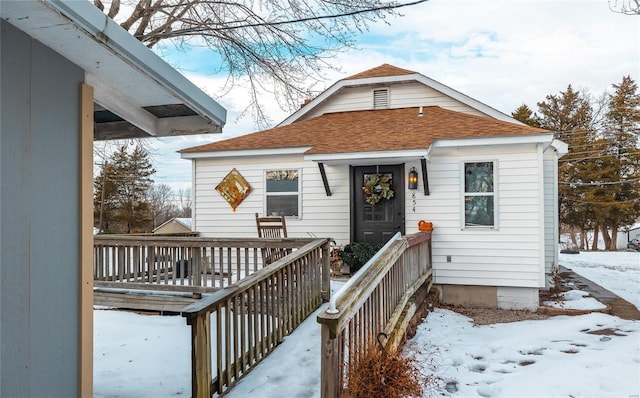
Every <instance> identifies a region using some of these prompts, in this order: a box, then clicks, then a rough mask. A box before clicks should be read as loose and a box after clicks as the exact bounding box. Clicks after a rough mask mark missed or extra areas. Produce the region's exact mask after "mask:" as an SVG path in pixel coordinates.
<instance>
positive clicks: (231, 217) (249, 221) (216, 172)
mask: <svg viewBox="0 0 640 398" xmlns="http://www.w3.org/2000/svg"><path fill="white" fill-rule="evenodd" d="M195 162H196V172H195V177H194V179H195V181H194V184H193V187H194V188H193V189H194V198H196V199H194V214H195V218H194V230H195V231H198V232H200V233H201V235H202V236H216V237H256V236H257V230H256V222H255V213H256V212H257V213H259V214H261V215H262V214H264V173H265V170H268V169H280V168H282V169H284V168H296V169H300V170H301V174H300V179H301V181H302V201H301V212H300V217H299V218H294V217H288V218H287V231H288V235H289V236H290V237H310V236H318V237H329V238H333V239H335V240H336V242H337V243H338V244H346V243H348V242H349V188H348V184H349V176H348V172H349V167H348V166H339V167H332V166H329V165H325V171H326V173H327V179H328V181H329V185H330V187H331V192H332V195H331V196H329V197H328V196H327V195H326V193H325V190H324V185H323V183H322V177H321V176H320V170H319V169H318V165H317V163H314V162H305V161H304V160H303V159H302V157H301V156H286V157H285V156H280V157H274V156H269V157H266V156H265V157H253V158H233V159H232V158H229V159H215V160H214V159H198V160H196V161H195ZM234 167H235V168H236V169H238V171H239V172H240V174H242V176H243V177H244V178H245V179H246V180H247V182H249V184H250V185H251V192H250V193H249V195H247V197H246V198H245V199H244V200H243V201H242V203H240V205H239V206H238V207H237V208H236V211H235V212H233V211H232V209H231V206H229V204H228V203H227V202H226V201H225V200H224V199H223V198H222V197H221V196H220V195H219V194H218V192H217V191H216V190H215V187H216V185H218V183H219V182H220V181H221V180H222V179H223V178H224V176H226V175H227V173H228V172H229V171H231V169H233V168H234Z"/></svg>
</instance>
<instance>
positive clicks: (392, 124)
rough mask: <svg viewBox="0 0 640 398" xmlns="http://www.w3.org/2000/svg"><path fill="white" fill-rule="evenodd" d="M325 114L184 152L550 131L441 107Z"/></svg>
mask: <svg viewBox="0 0 640 398" xmlns="http://www.w3.org/2000/svg"><path fill="white" fill-rule="evenodd" d="M419 111H420V108H418V107H411V108H401V109H382V110H365V111H352V112H336V113H327V114H324V115H321V116H318V117H314V118H311V119H307V120H303V121H300V122H296V123H292V124H288V125H284V126H278V127H275V128H272V129H269V130H264V131H260V132H257V133H253V134H248V135H244V136H240V137H236V138H231V139H228V140H225V141H218V142H213V143H210V144H205V145H200V146H196V147H192V148H187V149H183V150H182V151H180V152H181V153H182V156H183V157H185V158H189V157H190V156H189V154H192V153H197V152H214V151H239V150H250V149H267V150H268V149H273V150H276V149H283V148H303V149H302V150H301V152H304V153H305V154H308V155H309V154H329V153H350V152H372V151H400V150H412V149H426V148H428V147H429V146H430V145H431V144H432V143H433V142H434V141H435V140H446V139H464V138H490V137H504V136H524V135H531V134H539V133H545V132H547V130H544V129H539V128H535V127H530V126H526V125H522V124H514V123H509V122H505V121H501V120H495V119H491V118H487V117H482V116H473V115H469V114H466V113H461V112H455V111H451V110H447V109H443V108H440V107H437V106H431V107H425V108H423V109H422V116H419V115H418V114H419Z"/></svg>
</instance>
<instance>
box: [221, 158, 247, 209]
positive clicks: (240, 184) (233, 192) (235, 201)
mask: <svg viewBox="0 0 640 398" xmlns="http://www.w3.org/2000/svg"><path fill="white" fill-rule="evenodd" d="M216 191H218V193H220V195H221V196H222V197H223V198H224V200H226V201H227V202H229V205H230V206H231V208H232V209H233V211H234V212H235V211H236V207H238V205H240V202H242V201H243V200H244V198H246V197H247V195H248V194H249V192H250V191H251V185H249V183H248V182H247V180H245V179H244V177H243V176H242V174H240V172H239V171H238V170H236V168H235V167H234V168H233V170H231V171H230V172H229V174H227V175H226V176H225V177H224V178H223V179H222V181H220V183H219V184H218V186H216Z"/></svg>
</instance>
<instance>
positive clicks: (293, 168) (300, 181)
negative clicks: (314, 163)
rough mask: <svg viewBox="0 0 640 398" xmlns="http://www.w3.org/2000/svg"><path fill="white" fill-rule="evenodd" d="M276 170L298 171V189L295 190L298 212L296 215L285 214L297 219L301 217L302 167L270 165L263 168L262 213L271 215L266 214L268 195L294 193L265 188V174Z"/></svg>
mask: <svg viewBox="0 0 640 398" xmlns="http://www.w3.org/2000/svg"><path fill="white" fill-rule="evenodd" d="M277 170H296V171H297V172H298V190H297V191H296V192H295V194H296V195H298V214H297V215H296V216H291V215H285V217H287V218H291V219H297V220H299V219H301V218H302V168H299V167H271V168H268V169H264V173H263V177H264V180H263V184H264V185H263V186H264V201H263V206H262V208H263V214H265V215H266V216H269V215H271V214H267V198H268V197H269V196H289V195H293V194H294V192H293V191H289V192H269V191H268V190H267V174H268V173H269V172H270V171H277Z"/></svg>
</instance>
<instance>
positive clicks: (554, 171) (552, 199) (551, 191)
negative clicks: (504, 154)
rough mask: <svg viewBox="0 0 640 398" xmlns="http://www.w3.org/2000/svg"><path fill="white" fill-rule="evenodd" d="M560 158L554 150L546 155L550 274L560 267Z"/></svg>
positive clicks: (546, 239)
mask: <svg viewBox="0 0 640 398" xmlns="http://www.w3.org/2000/svg"><path fill="white" fill-rule="evenodd" d="M557 184H558V158H557V156H556V154H555V151H554V150H553V149H552V148H549V149H547V151H546V152H545V154H544V192H545V196H544V202H545V206H544V220H545V230H544V263H545V273H546V274H550V273H551V270H552V268H553V267H555V266H557V265H558V245H557V242H558V239H559V238H558V222H559V221H558V217H559V215H558V188H557V187H558V185H557Z"/></svg>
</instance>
